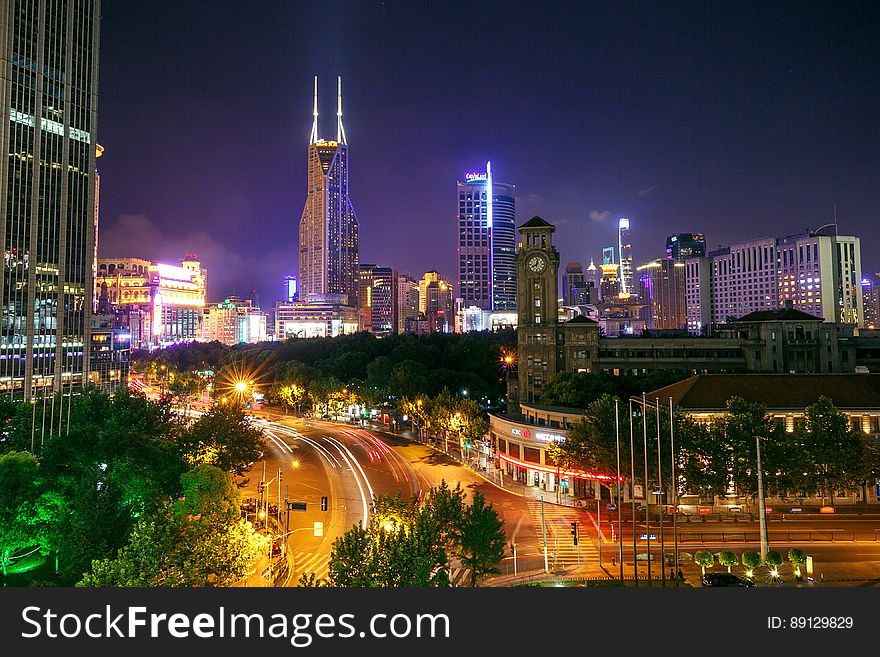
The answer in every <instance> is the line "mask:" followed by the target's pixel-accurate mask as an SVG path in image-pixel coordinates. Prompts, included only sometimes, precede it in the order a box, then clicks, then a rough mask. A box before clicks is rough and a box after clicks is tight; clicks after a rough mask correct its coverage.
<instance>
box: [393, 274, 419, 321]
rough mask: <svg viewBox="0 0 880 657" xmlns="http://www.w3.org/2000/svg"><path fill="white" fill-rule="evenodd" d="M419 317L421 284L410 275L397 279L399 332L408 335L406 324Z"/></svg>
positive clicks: (403, 275)
mask: <svg viewBox="0 0 880 657" xmlns="http://www.w3.org/2000/svg"><path fill="white" fill-rule="evenodd" d="M418 316H419V284H418V282H417V281H416V280H415V279H414V278H413V277H412V276H410V275H409V274H400V275H398V277H397V332H398V333H406V332H407V330H406V323H407V321H408V320H409V321H410V322H412V321H415V320H417V318H418Z"/></svg>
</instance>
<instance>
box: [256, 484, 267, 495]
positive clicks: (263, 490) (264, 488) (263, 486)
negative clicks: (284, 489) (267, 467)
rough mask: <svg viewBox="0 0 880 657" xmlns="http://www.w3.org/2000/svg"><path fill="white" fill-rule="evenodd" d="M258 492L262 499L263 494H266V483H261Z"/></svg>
mask: <svg viewBox="0 0 880 657" xmlns="http://www.w3.org/2000/svg"><path fill="white" fill-rule="evenodd" d="M257 492H258V493H259V494H260V497H262V496H263V493H264V492H266V482H265V481H261V482H260V485H259V487H258V488H257Z"/></svg>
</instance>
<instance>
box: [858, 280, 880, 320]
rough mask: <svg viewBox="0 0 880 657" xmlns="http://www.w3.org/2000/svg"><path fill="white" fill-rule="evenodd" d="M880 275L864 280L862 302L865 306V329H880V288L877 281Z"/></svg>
mask: <svg viewBox="0 0 880 657" xmlns="http://www.w3.org/2000/svg"><path fill="white" fill-rule="evenodd" d="M878 279H880V274H875V277H874V278H870V277H868V276H865V277H864V278H863V279H862V300H863V301H864V304H865V328H868V329H877V328H880V288H878V284H877V280H878Z"/></svg>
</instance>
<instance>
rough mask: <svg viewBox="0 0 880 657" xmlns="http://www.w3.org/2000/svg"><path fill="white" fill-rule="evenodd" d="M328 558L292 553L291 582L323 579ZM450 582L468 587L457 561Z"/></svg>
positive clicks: (466, 571) (312, 553)
mask: <svg viewBox="0 0 880 657" xmlns="http://www.w3.org/2000/svg"><path fill="white" fill-rule="evenodd" d="M329 562H330V558H329V555H327V554H318V553H315V552H302V551H300V552H294V553H293V577H292V578H291V581H292V583H293V584H296V583H297V582H298V581H299V578H300V576H301V575H310V574H311V573H314V574H315V578H316V579H324V578H326V577H327V574H328V572H329ZM450 571H451V572H450V581H451V582H452V586H469V585H470V579H469V574H470V570H468V569H467V568H464V567H463V566H462V565H461V564H460V563H459V562H458V561H457V560H454V561H453V562H452V567H451V569H450Z"/></svg>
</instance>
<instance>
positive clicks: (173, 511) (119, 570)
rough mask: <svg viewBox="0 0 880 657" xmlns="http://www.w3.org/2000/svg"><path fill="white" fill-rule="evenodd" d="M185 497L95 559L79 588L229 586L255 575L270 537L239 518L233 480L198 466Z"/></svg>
mask: <svg viewBox="0 0 880 657" xmlns="http://www.w3.org/2000/svg"><path fill="white" fill-rule="evenodd" d="M181 483H182V487H183V496H182V497H181V498H180V499H178V500H177V501H176V502H175V503H173V504H165V505H163V506H161V507H160V508H158V509H156V510H155V511H153V512H151V513H149V514H146V515H145V516H143V517H142V518H141V519H140V520H139V521H138V522H137V524H136V525H135V527H134V529H133V530H132V532H131V536H130V537H129V540H128V543H127V545H126V546H125V547H123V548H122V549H121V550H120V551H119V554H118V555H117V556H116V557H115V558H112V559H101V560H96V561H94V562H93V563H92V569H91V572H90V573H87V574H86V575H85V576H84V577H83V578H82V580H81V581H80V582H79V584H78V585H79V586H116V587H119V586H122V587H130V586H170V587H181V586H184V587H189V586H200V587H208V586H231V585H233V584H235V583H237V582H239V581H240V580H241V579H243V578H244V577H247V576H248V575H249V574H250V573H252V572H253V569H254V565H255V563H256V560H257V557H258V555H259V554H260V553H262V552H264V551H266V550H267V549H268V538H267V537H265V536H261V535H259V534H257V533H256V532H254V530H253V527H252V526H251V524H250V523H249V522H245V521H244V520H242V519H241V517H240V510H239V509H240V504H241V493H240V492H239V490H238V488H237V487H236V486H235V484H234V483H233V481H232V476H231V475H230V474H229V473H227V472H223V471H222V470H220V469H218V468H215V467H213V466H209V465H200V466H198V467H196V468H194V469H193V470H191V471H190V472H188V473H186V474H184V475H183V477H181Z"/></svg>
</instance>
